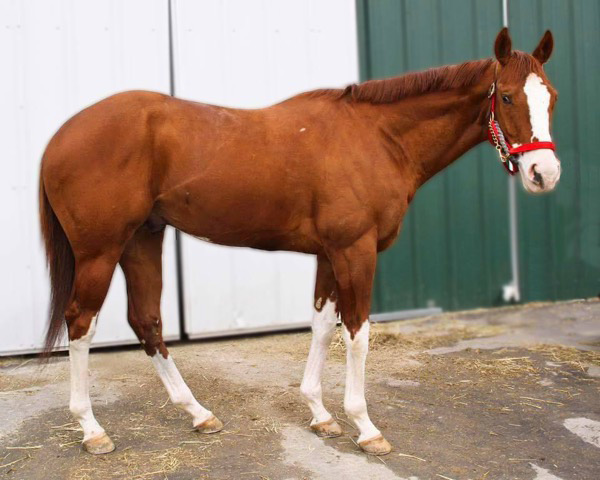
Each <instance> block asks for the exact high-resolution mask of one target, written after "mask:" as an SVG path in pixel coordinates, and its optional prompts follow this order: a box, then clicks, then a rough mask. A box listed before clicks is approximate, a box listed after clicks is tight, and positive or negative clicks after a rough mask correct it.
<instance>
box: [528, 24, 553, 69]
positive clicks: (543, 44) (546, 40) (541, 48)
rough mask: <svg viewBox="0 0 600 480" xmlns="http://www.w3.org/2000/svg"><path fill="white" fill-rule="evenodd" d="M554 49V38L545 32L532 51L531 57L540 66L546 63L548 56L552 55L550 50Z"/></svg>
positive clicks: (547, 31)
mask: <svg viewBox="0 0 600 480" xmlns="http://www.w3.org/2000/svg"><path fill="white" fill-rule="evenodd" d="M553 48H554V37H553V36H552V32H551V31H550V30H546V33H544V36H543V37H542V39H541V40H540V43H539V44H538V46H537V47H535V50H534V51H533V54H532V55H533V57H534V58H536V59H537V60H538V61H539V62H540V63H541V64H542V65H543V64H544V63H546V62H547V61H548V59H549V58H550V55H552V49H553Z"/></svg>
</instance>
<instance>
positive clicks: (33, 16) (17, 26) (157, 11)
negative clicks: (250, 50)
mask: <svg viewBox="0 0 600 480" xmlns="http://www.w3.org/2000/svg"><path fill="white" fill-rule="evenodd" d="M0 9H1V11H0V17H1V18H2V19H3V27H2V29H0V58H1V60H2V63H3V65H2V67H3V68H2V71H3V74H2V75H1V76H0V92H2V93H1V94H0V102H1V103H0V110H1V111H2V115H1V116H0V143H1V144H2V146H3V157H2V159H1V160H0V161H1V162H2V169H3V171H4V172H5V173H4V174H3V175H2V176H0V205H2V206H3V207H2V227H3V230H2V233H3V234H2V240H1V241H0V244H1V247H2V248H0V264H1V265H2V275H1V276H0V304H1V305H2V314H1V315H0V324H1V331H2V334H1V335H0V353H2V354H10V353H16V352H30V351H36V350H39V348H40V347H41V345H42V339H43V335H44V332H45V327H46V319H47V309H48V295H49V285H48V276H47V272H46V267H45V261H44V254H43V251H42V244H41V239H40V233H39V226H38V224H39V222H38V203H37V202H38V174H39V165H40V160H41V156H42V152H43V151H44V148H45V146H46V143H47V142H48V140H49V139H50V137H51V136H52V135H53V134H54V132H55V131H56V130H57V129H58V127H60V125H61V124H62V123H63V122H64V121H65V120H67V119H68V118H69V117H70V116H71V115H73V114H74V113H76V112H77V111H79V110H80V109H82V108H83V107H85V106H87V105H89V104H91V103H93V102H95V101H97V100H100V99H101V98H103V97H105V96H107V95H109V94H112V93H115V92H118V91H122V90H128V89H139V88H144V89H149V90H157V91H162V92H168V90H169V71H168V23H167V4H166V2H164V1H162V0H152V1H147V0H136V1H131V0H130V1H127V2H120V1H118V0H112V1H104V0H95V1H87V2H72V1H66V0H62V1H58V0H55V1H47V0H39V1H31V0H30V1H27V2H6V1H5V2H2V3H0ZM125 39H126V41H125ZM172 233H173V232H169V233H168V234H167V238H166V240H165V254H164V270H165V271H164V278H165V281H164V285H165V289H164V293H163V318H164V330H165V336H166V337H167V338H178V337H179V316H178V308H177V294H176V288H177V285H176V275H175V260H174V241H173V234H172ZM126 305H127V302H126V294H125V285H124V280H123V275H122V273H121V271H120V269H117V272H116V273H115V277H114V278H113V282H112V285H111V288H110V292H109V294H108V298H107V300H106V302H105V305H104V307H103V309H102V311H101V314H100V320H99V322H98V331H97V334H96V336H95V338H94V345H114V344H120V343H129V342H136V341H137V340H136V339H135V336H134V334H133V332H132V331H131V329H130V328H129V326H128V324H127V317H126Z"/></svg>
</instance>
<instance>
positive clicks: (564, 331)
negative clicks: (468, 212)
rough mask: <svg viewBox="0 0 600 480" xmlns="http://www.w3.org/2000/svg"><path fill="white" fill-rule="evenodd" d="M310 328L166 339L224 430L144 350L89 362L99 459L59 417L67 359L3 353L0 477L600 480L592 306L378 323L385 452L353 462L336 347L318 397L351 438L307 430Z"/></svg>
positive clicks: (374, 360)
mask: <svg viewBox="0 0 600 480" xmlns="http://www.w3.org/2000/svg"><path fill="white" fill-rule="evenodd" d="M309 342H310V336H309V334H308V333H288V334H281V335H266V336H261V337H252V338H242V339H233V340H232V339H229V340H222V341H210V342H197V343H193V344H187V345H176V346H172V347H171V352H172V354H173V356H174V358H175V360H176V362H177V363H178V365H179V367H180V369H181V372H182V374H183V376H184V378H186V380H187V381H188V384H189V385H190V388H191V389H192V391H193V392H194V393H195V394H196V396H197V398H198V399H199V400H200V402H201V403H203V404H205V405H206V406H207V407H208V408H211V409H212V410H213V411H214V412H215V413H216V414H217V415H218V416H219V417H220V418H221V419H222V420H223V421H224V422H225V423H226V426H225V430H224V431H223V432H222V433H220V434H215V435H209V436H202V435H200V434H197V433H195V432H194V431H193V430H192V429H191V421H190V419H189V418H188V417H187V416H186V415H185V414H183V413H182V412H180V411H178V410H176V409H175V408H174V407H173V406H172V405H170V404H169V403H168V402H167V394H166V392H165V390H164V389H163V388H162V385H161V384H160V383H159V381H158V379H157V377H156V375H155V374H154V371H153V369H152V366H151V363H150V362H149V361H148V360H147V358H146V357H145V355H144V353H143V352H142V351H140V350H138V349H128V350H111V351H102V352H96V353H94V354H93V355H92V357H91V374H92V383H93V388H92V398H93V403H94V409H95V412H96V417H97V418H98V420H99V421H100V423H101V424H102V425H103V426H104V427H105V429H106V430H107V432H108V433H109V435H110V436H111V437H112V439H113V440H114V441H115V443H116V445H117V450H116V451H115V452H113V453H111V454H109V455H104V456H99V457H93V456H91V455H89V454H86V453H84V452H83V451H82V450H81V447H80V444H79V441H80V437H81V432H80V430H79V429H78V425H77V424H74V423H72V420H71V418H70V416H69V412H68V408H67V405H68V391H69V378H68V361H67V358H66V357H64V356H59V357H57V358H56V359H55V360H54V361H53V362H52V363H51V364H50V365H48V366H46V367H44V368H41V367H39V366H38V365H37V361H36V360H35V359H30V358H8V359H2V360H1V361H0V465H1V466H0V477H1V478H11V479H27V480H35V479H40V480H41V479H44V480H50V479H107V478H108V479H112V478H114V479H138V478H139V479H151V480H152V479H165V478H168V479H172V480H174V479H192V478H194V479H195V478H210V479H236V480H237V479H305V478H306V479H336V480H342V479H346V478H352V479H367V478H368V479H413V480H414V479H420V480H425V479H434V480H439V479H446V480H447V479H453V480H459V479H460V480H463V479H487V480H491V479H511V480H514V479H527V480H529V479H537V480H552V479H554V480H556V479H562V480H576V479H582V480H583V479H585V480H595V479H598V478H600V302H598V301H587V302H572V303H561V304H553V305H528V306H524V307H514V308H505V309H499V310H487V311H476V312H467V313H458V314H446V315H441V316H437V317H431V318H426V319H418V320H413V321H404V322H397V323H391V324H382V325H376V326H374V328H373V329H372V342H371V354H370V356H369V360H368V362H367V370H368V376H367V388H368V393H367V398H368V402H369V408H370V414H371V418H372V419H373V420H374V422H375V423H376V425H378V427H379V428H380V429H381V430H382V432H383V433H384V434H385V436H386V437H387V439H388V440H389V441H390V442H391V443H392V445H393V446H394V450H393V451H392V453H391V454H390V455H387V456H386V457H382V458H379V459H378V458H373V457H367V456H365V455H363V454H362V453H361V452H360V451H359V449H358V448H357V446H356V445H355V443H354V441H355V438H356V432H355V430H354V429H353V428H352V427H351V426H350V425H349V424H348V423H347V420H346V417H345V416H344V413H343V409H342V400H343V385H344V349H343V344H342V342H341V340H340V338H339V337H338V338H337V339H336V340H334V345H333V346H332V349H331V354H330V359H329V362H328V366H327V367H326V373H325V379H324V385H323V390H324V397H325V403H326V405H327V406H328V407H329V408H330V411H332V412H333V413H334V415H335V416H337V417H338V418H339V420H340V424H341V425H342V427H343V428H344V430H345V434H344V435H343V436H342V437H340V438H336V439H328V440H321V439H318V438H316V437H315V436H313V435H312V434H311V433H310V432H309V430H308V428H307V425H308V422H309V420H310V417H309V414H308V409H307V408H306V407H305V406H304V404H303V403H302V401H301V399H300V395H299V392H298V386H299V383H300V380H301V376H302V371H303V367H304V361H305V358H306V354H307V351H308V346H309Z"/></svg>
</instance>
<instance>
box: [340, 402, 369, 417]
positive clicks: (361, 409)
mask: <svg viewBox="0 0 600 480" xmlns="http://www.w3.org/2000/svg"><path fill="white" fill-rule="evenodd" d="M344 411H345V412H346V414H347V415H348V416H349V417H350V418H356V417H360V416H362V415H364V414H365V412H366V411H367V402H366V401H364V400H351V401H345V402H344Z"/></svg>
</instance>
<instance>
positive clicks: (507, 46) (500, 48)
mask: <svg viewBox="0 0 600 480" xmlns="http://www.w3.org/2000/svg"><path fill="white" fill-rule="evenodd" d="M511 52H512V40H511V39H510V34H509V33H508V28H506V27H504V28H503V29H502V30H500V33H499V34H498V36H497V37H496V43H495V44H494V53H495V54H496V59H497V60H498V61H499V62H500V65H506V63H507V62H508V59H509V58H510V54H511Z"/></svg>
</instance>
